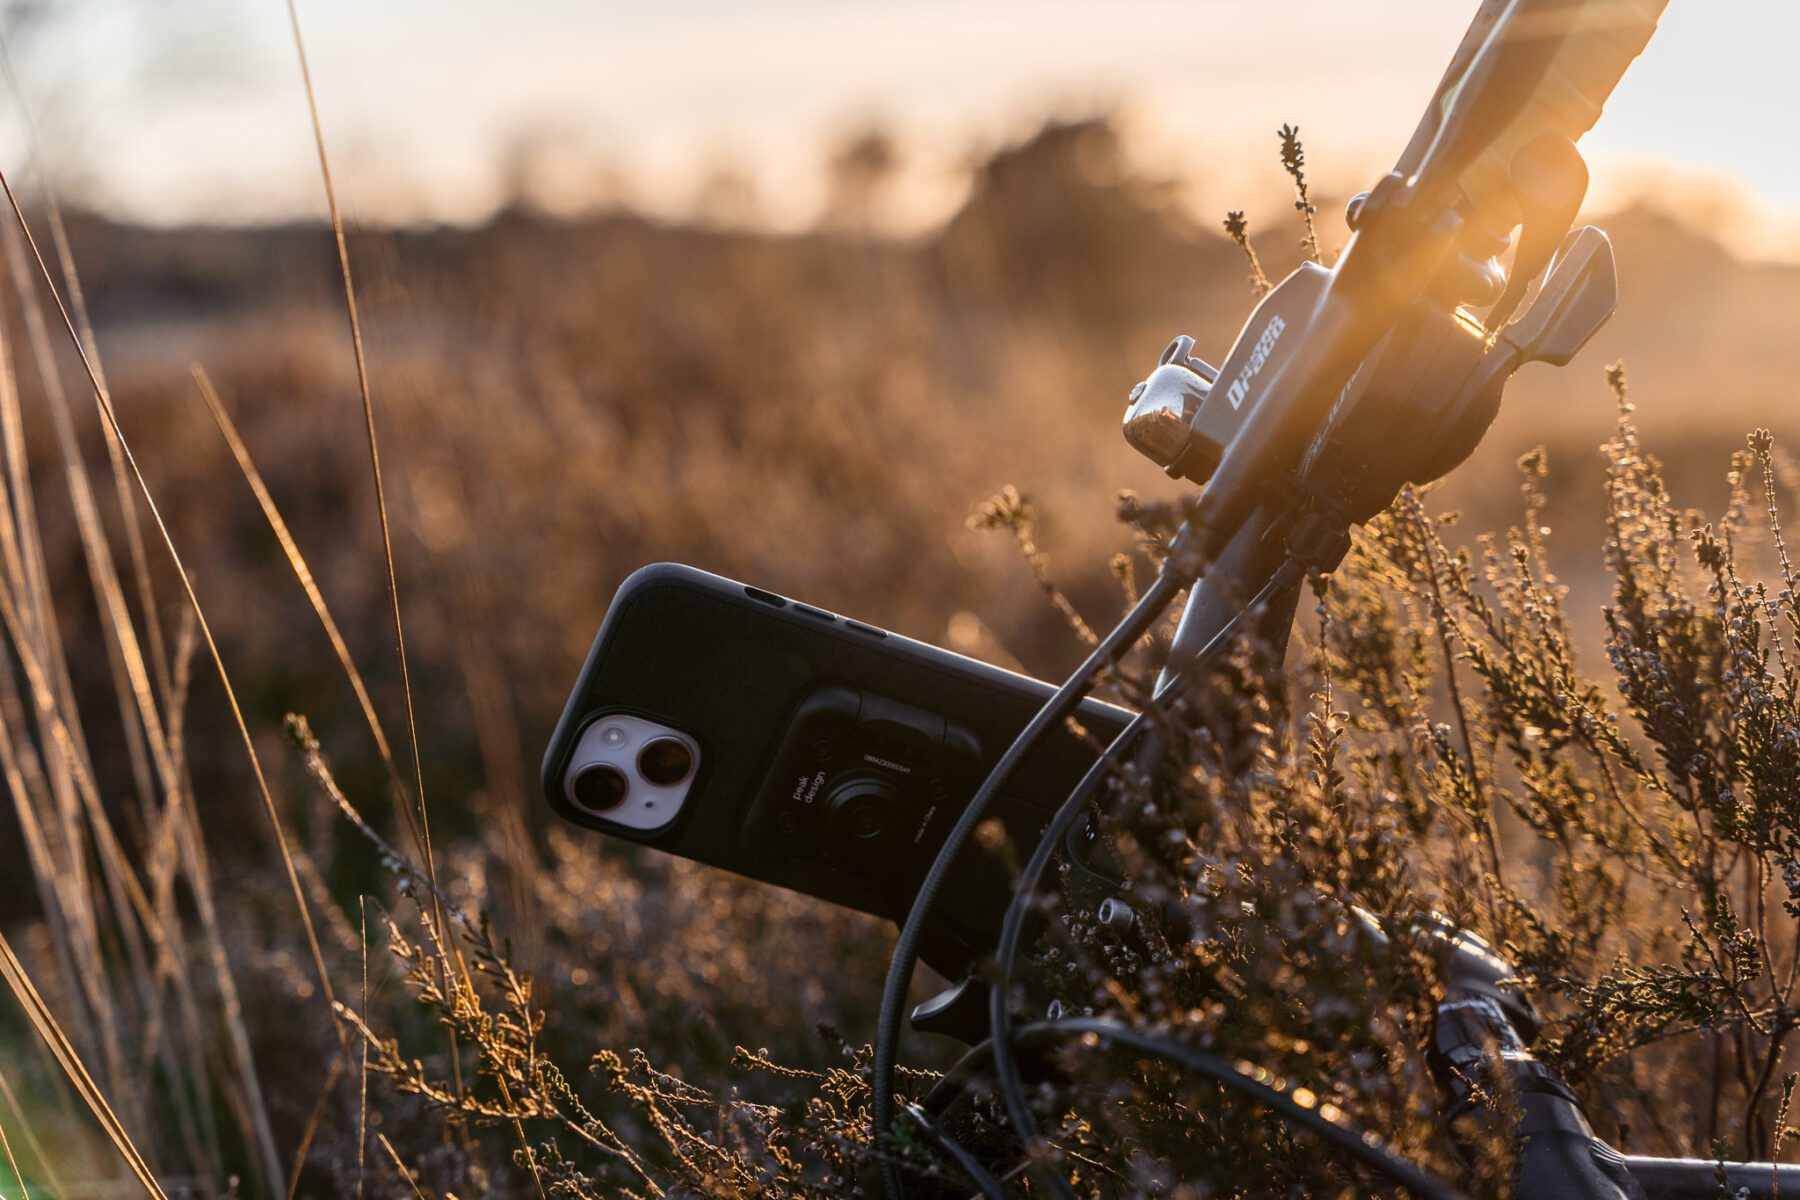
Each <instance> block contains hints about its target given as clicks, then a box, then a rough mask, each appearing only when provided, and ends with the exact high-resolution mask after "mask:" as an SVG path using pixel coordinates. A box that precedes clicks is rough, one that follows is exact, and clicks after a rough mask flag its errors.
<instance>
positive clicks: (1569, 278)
mask: <svg viewBox="0 0 1800 1200" xmlns="http://www.w3.org/2000/svg"><path fill="white" fill-rule="evenodd" d="M1618 305H1619V272H1618V265H1617V263H1616V261H1615V259H1614V258H1613V250H1612V241H1611V240H1610V239H1609V238H1608V237H1607V236H1606V234H1605V233H1603V232H1601V231H1600V230H1599V229H1597V228H1595V227H1594V226H1592V225H1584V226H1582V227H1581V228H1580V229H1577V230H1575V231H1574V232H1573V233H1570V234H1569V235H1568V236H1567V237H1565V238H1564V239H1563V242H1562V245H1561V247H1559V248H1558V250H1557V253H1556V256H1555V258H1553V259H1552V260H1551V263H1550V267H1549V270H1548V271H1546V272H1545V275H1544V282H1543V285H1542V286H1541V287H1539V288H1538V294H1537V297H1536V298H1535V299H1534V300H1533V301H1532V303H1531V305H1530V307H1528V308H1527V309H1526V310H1525V312H1523V313H1521V314H1520V315H1519V316H1518V318H1517V319H1515V320H1514V321H1513V322H1512V323H1511V324H1510V325H1508V326H1507V327H1506V328H1504V329H1502V330H1501V331H1500V333H1499V334H1498V336H1496V337H1495V338H1494V341H1493V345H1492V346H1491V347H1490V348H1489V350H1488V352H1487V355H1486V356H1485V357H1484V358H1483V359H1482V361H1481V365H1480V367H1479V368H1478V369H1477V370H1476V371H1475V372H1474V373H1473V374H1472V375H1471V376H1470V377H1469V379H1468V380H1467V381H1466V382H1465V383H1464V385H1463V387H1462V388H1460V389H1459V390H1458V392H1457V394H1456V395H1455V397H1454V398H1453V399H1452V400H1451V401H1450V402H1449V403H1448V404H1447V405H1445V406H1444V409H1443V416H1442V418H1441V420H1440V422H1439V423H1438V425H1437V430H1436V433H1435V435H1434V437H1433V439H1432V441H1433V442H1434V443H1435V449H1434V450H1433V452H1432V455H1431V457H1430V458H1429V460H1428V461H1427V462H1426V463H1425V464H1424V465H1423V466H1422V467H1421V468H1420V469H1419V470H1418V471H1417V472H1415V474H1414V477H1413V478H1412V479H1410V480H1409V481H1408V482H1412V483H1429V482H1430V481H1431V480H1433V479H1440V478H1442V477H1443V476H1444V475H1446V474H1448V473H1449V472H1450V471H1451V470H1453V469H1455V468H1456V467H1457V466H1459V465H1460V464H1461V463H1462V462H1463V460H1465V459H1467V458H1468V457H1469V455H1470V454H1471V453H1473V452H1474V450H1475V447H1476V445H1478V444H1479V443H1480V441H1481V439H1482V437H1483V435H1485V434H1486V433H1487V431H1488V427H1489V426H1490V425H1492V424H1493V423H1494V418H1495V417H1496V416H1498V415H1499V412H1500V400H1501V397H1502V395H1503V394H1504V393H1505V390H1506V385H1507V383H1508V382H1509V381H1510V380H1511V379H1512V376H1513V374H1514V372H1516V371H1518V369H1519V368H1520V367H1523V366H1524V365H1526V364H1527V363H1534V362H1541V363H1547V364H1549V365H1550V366H1555V367H1561V366H1566V365H1567V364H1568V362H1569V360H1570V359H1572V358H1574V357H1575V355H1576V353H1577V352H1579V351H1580V350H1581V348H1582V347H1583V346H1585V345H1587V344H1588V342H1589V341H1590V340H1592V338H1593V336H1594V335H1595V334H1596V333H1598V332H1599V331H1600V327H1601V326H1602V325H1604V324H1606V322H1607V321H1608V320H1609V319H1610V318H1611V317H1612V315H1613V312H1614V310H1616V309H1617V308H1618Z"/></svg>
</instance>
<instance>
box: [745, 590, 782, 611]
mask: <svg viewBox="0 0 1800 1200" xmlns="http://www.w3.org/2000/svg"><path fill="white" fill-rule="evenodd" d="M744 595H746V596H748V597H750V598H751V599H752V600H760V601H762V602H763V603H764V604H767V605H769V606H770V607H772V608H786V607H787V601H786V600H783V599H782V598H781V597H780V596H777V595H776V594H775V593H774V592H765V591H763V590H762V589H761V588H754V587H748V586H746V587H745V588H744Z"/></svg>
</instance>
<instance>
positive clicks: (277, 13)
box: [0, 0, 1800, 250]
mask: <svg viewBox="0 0 1800 1200" xmlns="http://www.w3.org/2000/svg"><path fill="white" fill-rule="evenodd" d="M1473 10H1474V2H1473V0H1381V2H1376V0H1366V2H1365V0H1358V2H1351V0H1266V2H1264V3H1244V2H1242V0H1187V2H1185V3H1172V2H1167V0H1116V2H1113V3H1107V4H1094V3H1077V2H1074V0H1033V2H1031V3H1025V2H1024V0H989V2H986V3H979V4H974V3H950V2H947V0H911V2H909V3H905V4H894V3H886V4H877V3H865V2H860V0H858V2H849V0H760V2H759V3H755V4H749V3H727V2H725V0H661V2H657V3H649V2H638V3H621V2H618V0H597V2H591V3H575V2H572V0H512V2H511V3H508V4H503V5H495V4H491V3H476V2H475V0H431V2H429V3H427V2H426V0H301V3H300V14H301V20H302V22H303V26H304V29H305V32H306V34H307V37H308V40H309V49H310V52H311V55H312V60H313V69H314V73H315V76H316V80H317V83H318V86H319V90H320V101H321V105H322V107H323V110H324V118H325V122H326V128H327V132H328V136H329V139H330V144H331V148H332V152H333V154H334V156H335V157H336V161H337V164H338V169H339V173H340V176H341V178H340V187H341V189H342V191H343V192H344V194H345V197H346V200H347V202H348V204H349V206H350V208H351V210H352V212H353V214H356V215H360V216H361V217H363V218H364V219H370V220H374V219H385V218H399V219H412V218H429V219H452V220H469V219H477V218H479V217H480V216H481V215H483V214H484V213H485V212H487V211H489V210H491V208H492V207H493V206H494V204H495V203H496V202H497V201H498V199H499V198H500V197H501V196H502V195H503V190H504V189H503V183H502V181H503V179H504V177H505V169H504V166H503V164H504V162H505V161H506V159H507V157H508V153H509V148H511V149H515V150H516V148H517V147H520V146H526V145H530V146H535V147H537V148H538V152H537V157H536V159H535V161H537V162H539V163H540V164H544V163H548V164H551V168H550V169H549V170H548V173H547V174H546V173H544V172H543V171H542V170H540V178H542V179H543V180H544V181H545V183H546V185H547V186H548V187H549V189H550V190H551V191H552V192H553V193H556V194H561V195H566V196H568V197H570V198H571V199H580V198H585V197H587V196H590V195H592V194H593V192H594V190H595V188H596V187H597V186H599V185H600V183H601V182H602V181H605V183H606V186H609V187H612V188H614V189H615V190H617V189H618V188H619V186H620V183H619V181H620V180H627V181H629V183H628V187H627V190H628V193H629V194H630V195H631V196H632V197H633V198H634V199H635V200H636V201H637V202H639V203H642V204H645V205H647V206H649V207H651V208H654V209H659V210H663V211H669V212H678V211H681V210H682V209H683V207H684V206H686V205H687V204H688V203H689V202H690V201H691V199H692V197H693V196H694V194H695V193H696V191H697V189H698V187H699V185H700V182H701V180H702V179H703V178H704V177H705V176H706V174H707V173H708V171H709V170H712V169H714V168H715V167H716V166H717V165H718V164H721V163H723V164H725V165H728V166H730V167H731V168H733V169H734V170H736V171H739V172H741V173H743V174H745V175H747V176H749V177H750V178H752V179H753V180H754V182H755V184H756V187H757V192H758V194H759V196H760V197H761V211H762V214H763V216H764V217H765V218H766V219H767V220H768V221H769V222H770V223H772V224H775V225H795V224H800V223H804V222H805V221H806V220H808V219H810V217H811V216H812V215H813V214H814V213H815V212H816V211H817V207H818V205H819V203H820V199H821V189H822V178H821V170H820V163H821V160H822V158H823V155H824V152H825V148H826V147H827V146H828V145H829V144H830V142H831V140H832V139H833V138H834V137H837V136H840V135H841V133H842V131H843V130H845V129H847V128H851V127H854V126H856V125H858V124H860V123H862V122H865V121H869V120H879V121H881V122H884V123H886V124H888V125H890V126H891V127H893V128H894V129H895V130H896V131H897V132H898V133H899V134H900V135H901V136H902V137H903V138H904V139H905V141H906V143H907V146H908V168H907V170H906V172H905V175H904V177H903V180H902V187H901V190H900V192H899V195H898V197H897V205H896V214H895V215H896V217H897V219H898V221H899V223H901V224H913V225H917V224H922V223H925V222H928V221H930V220H931V219H934V218H935V217H937V216H939V215H941V214H942V213H943V212H944V211H945V210H946V209H947V208H948V207H949V206H950V205H952V204H953V203H954V202H955V198H956V195H957V189H958V186H959V181H960V178H961V168H962V166H963V165H964V164H966V163H967V162H968V161H969V159H970V157H971V154H972V153H973V152H975V151H977V150H978V149H979V148H981V147H984V146H992V145H993V144H995V143H997V142H999V141H1002V140H1005V139H1007V138H1010V137H1015V136H1018V135H1019V134H1020V133H1022V132H1024V131H1026V130H1028V129H1029V128H1030V127H1031V126H1032V125H1033V123H1035V122H1036V121H1037V120H1039V119H1041V118H1042V117H1043V116H1045V115H1046V114H1058V113H1059V114H1078V113H1084V112H1089V111H1093V110H1095V109H1098V108H1101V107H1116V108H1117V109H1119V110H1120V111H1121V112H1122V114H1123V116H1124V119H1125V121H1126V126H1127V128H1128V130H1129V131H1130V133H1131V134H1132V145H1133V148H1134V153H1135V155H1136V156H1137V158H1138V160H1139V161H1140V162H1142V163H1144V164H1146V165H1147V166H1148V167H1149V168H1150V169H1153V170H1155V171H1157V172H1159V173H1163V174H1168V175H1171V176H1179V177H1181V178H1183V179H1184V180H1187V181H1188V183H1189V190H1190V196H1191V199H1192V200H1193V202H1194V203H1195V204H1196V205H1198V206H1200V207H1201V208H1202V209H1213V208H1220V207H1224V206H1227V205H1233V206H1235V205H1243V204H1251V203H1255V202H1256V201H1257V200H1259V199H1262V198H1265V197H1266V196H1267V194H1268V189H1270V188H1272V187H1274V186H1278V185H1279V183H1280V179H1279V176H1278V174H1277V173H1276V168H1275V165H1274V156H1273V153H1272V149H1271V148H1272V146H1273V144H1274V139H1273V130H1274V129H1275V128H1276V127H1277V126H1278V125H1280V124H1281V123H1282V122H1284V121H1293V122H1296V123H1298V124H1299V125H1300V126H1301V128H1302V130H1303V132H1304V134H1305V136H1306V139H1307V143H1308V148H1309V152H1310V158H1311V160H1312V163H1313V170H1314V174H1315V176H1316V177H1317V178H1318V179H1319V180H1320V182H1321V184H1322V186H1327V187H1337V188H1344V189H1349V188H1351V187H1353V186H1361V185H1363V184H1365V183H1366V182H1367V181H1368V180H1369V179H1371V178H1372V177H1373V175H1374V174H1377V173H1379V172H1380V171H1381V170H1383V169H1385V167H1386V166H1387V165H1388V163H1389V162H1390V161H1391V159H1392V157H1393V155H1394V154H1395V153H1396V152H1397V151H1398V149H1399V147H1400V145H1401V144H1402V143H1403V142H1404V141H1405V139H1406V136H1407V134H1408V133H1409V131H1410V130H1411V128H1412V126H1413V125H1414V123H1415V122H1416V120H1417V118H1418V114H1419V113H1420V111H1421V110H1422V107H1423V105H1424V103H1425V100H1426V98H1427V97H1428V95H1429V93H1430V89H1431V87H1432V85H1433V84H1434V83H1435V82H1436V80H1437V78H1438V76H1439V74H1440V73H1441V71H1442V69H1443V66H1444V64H1445V62H1446V60H1447V59H1448V57H1449V54H1450V52H1451V50H1452V49H1453V48H1454V46H1455V44H1456V42H1457V40H1458V38H1459V37H1460V35H1461V33H1462V31H1463V29H1464V27H1465V26H1466V24H1467V22H1468V19H1469V16H1470V14H1471V13H1472V12H1473ZM53 12H54V14H55V15H53V16H52V17H51V18H49V19H48V21H47V22H40V23H39V25H38V26H36V27H30V28H26V29H24V30H21V31H16V32H15V33H14V34H13V35H12V36H11V37H10V38H9V44H10V46H11V48H12V52H13V55H14V57H15V59H16V61H17V64H18V68H19V73H20V75H21V76H22V78H23V80H24V88H25V92H26V100H27V102H28V104H29V106H30V109H31V111H32V113H33V114H34V116H35V118H36V120H37V122H38V124H39V125H40V127H41V128H42V130H43V134H44V139H45V142H46V144H47V145H48V146H49V147H50V151H49V155H48V157H49V158H50V160H51V162H52V163H53V164H54V165H55V167H56V168H57V170H58V172H59V173H60V174H62V175H64V176H65V177H69V178H72V179H77V180H80V181H82V183H83V186H84V187H85V188H86V190H87V193H88V194H89V195H91V196H96V197H99V198H101V199H103V201H104V202H105V203H106V204H107V205H108V206H109V207H111V208H114V209H116V210H119V211H122V212H126V213H129V214H132V215H136V216H140V217H144V218H147V219H153V220H159V221H180V220H189V219H204V218H212V219H231V220H244V219H262V218H271V217H287V216H293V215H306V214H311V213H315V212H317V211H318V207H319V189H318V182H317V178H316V164H315V162H314V160H313V157H312V149H311V144H310V132H309V129H308V127H307V124H306V110H305V100H304V94H303V92H302V90H301V87H300V82H299V75H298V70H297V67H296V65H295V59H294V54H293V47H292V42H291V39H290V35H289V31H288V26H287V17H286V12H285V10H284V8H283V5H282V4H281V3H280V2H279V0H249V2H245V0H168V2H166V3H159V4H146V3H127V2H125V0H74V2H72V3H69V4H66V5H63V6H60V7H57V8H55V9H54V10H53ZM1796 43H1800V5H1796V4H1794V3H1792V2H1791V0H1787V2H1782V0H1706V2H1705V3H1702V2H1701V0H1674V2H1673V3H1672V4H1671V6H1670V10H1669V13H1668V15H1667V16H1666V17H1665V18H1664V21H1663V27H1662V30H1661V31H1660V32H1659V34H1658V35H1657V38H1656V39H1655V40H1654V41H1653V42H1652V43H1651V47H1650V50H1649V51H1648V53H1647V54H1646V55H1645V57H1644V58H1643V59H1642V60H1641V61H1640V62H1639V63H1638V65H1637V66H1636V67H1635V68H1634V69H1633V71H1632V72H1631V74H1630V75H1628V76H1627V77H1626V80H1625V83H1624V85H1623V86H1622V87H1621V88H1620V90H1619V92H1618V93H1617V94H1616V96H1615V98H1614V101H1613V103H1612V105H1611V106H1610V107H1609V110H1608V113H1607V116H1606V117H1605V118H1604V119H1603V120H1602V122H1601V125H1600V128H1599V129H1598V130H1597V131H1596V133H1595V134H1593V135H1592V136H1591V137H1590V139H1589V140H1588V141H1587V142H1586V143H1584V145H1585V146H1586V148H1587V149H1588V151H1589V156H1590V159H1591V160H1592V161H1593V163H1594V165H1595V176H1596V192H1597V198H1598V199H1599V200H1601V201H1602V202H1604V201H1606V200H1608V199H1615V200H1616V199H1617V198H1618V197H1619V196H1621V195H1624V194H1627V193H1632V192H1641V191H1645V190H1652V191H1658V192H1664V193H1679V194H1680V195H1682V196H1684V197H1687V196H1691V195H1693V194H1701V195H1704V196H1707V197H1710V198H1711V199H1712V200H1714V201H1715V202H1717V201H1719V200H1720V198H1721V197H1733V200H1732V203H1733V204H1734V205H1736V209H1735V210H1734V211H1737V212H1738V215H1739V216H1741V217H1743V218H1744V219H1745V227H1746V228H1749V226H1750V224H1751V223H1752V222H1751V221H1750V218H1755V221H1754V224H1755V228H1756V230H1757V233H1758V235H1759V236H1761V235H1762V234H1764V233H1766V231H1767V230H1770V229H1775V230H1778V231H1781V232H1782V233H1783V234H1785V231H1786V229H1787V227H1788V226H1789V225H1796V226H1800V158H1797V156H1796V155H1795V154H1793V153H1792V151H1791V145H1792V141H1793V138H1792V133H1791V130H1790V129H1789V128H1788V122H1789V121H1790V120H1791V119H1792V116H1793V114H1794V112H1795V111H1796V107H1797V105H1796V93H1795V84H1794V80H1793V70H1792V66H1791V63H1790V62H1789V61H1788V55H1789V53H1790V50H1791V47H1792V46H1794V45H1795V44H1796ZM7 110H8V111H7V115H6V118H5V119H4V122H0V137H4V141H0V153H4V159H3V160H0V161H4V162H5V163H7V164H10V165H11V166H12V167H13V168H14V169H16V166H17V164H18V162H19V161H20V158H21V145H22V141H21V137H20V133H19V129H20V126H19V111H18V105H17V104H16V102H15V101H14V98H13V97H10V96H9V97H8V105H7ZM512 157H514V158H515V159H516V158H517V157H518V155H517V154H516V153H515V154H513V155H512ZM1796 244H1797V245H1800V239H1796ZM1781 249H1783V250H1785V246H1784V247H1781Z"/></svg>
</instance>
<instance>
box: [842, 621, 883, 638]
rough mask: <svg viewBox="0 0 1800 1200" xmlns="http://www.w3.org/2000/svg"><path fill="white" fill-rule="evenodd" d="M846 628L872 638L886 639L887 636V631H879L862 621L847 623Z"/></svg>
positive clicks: (845, 623)
mask: <svg viewBox="0 0 1800 1200" xmlns="http://www.w3.org/2000/svg"><path fill="white" fill-rule="evenodd" d="M844 628H846V629H853V630H855V631H856V632H857V633H861V634H866V635H867V636H869V637H872V638H884V637H886V636H887V630H885V629H877V628H875V627H874V626H873V625H864V624H863V623H862V622H861V621H845V622H844Z"/></svg>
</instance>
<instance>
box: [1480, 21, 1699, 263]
mask: <svg viewBox="0 0 1800 1200" xmlns="http://www.w3.org/2000/svg"><path fill="white" fill-rule="evenodd" d="M1667 5H1668V0H1583V2H1582V3H1581V4H1580V5H1579V8H1578V11H1577V12H1576V13H1575V14H1574V18H1573V26H1572V28H1571V29H1570V31H1569V35H1568V39H1567V40H1566V41H1565V42H1564V43H1563V45H1562V47H1561V49H1560V50H1558V51H1557V54H1556V56H1555V58H1553V59H1552V60H1551V62H1550V66H1549V69H1548V70H1546V71H1545V73H1544V77H1543V79H1542V80H1541V81H1540V82H1539V84H1538V86H1537V89H1536V90H1535V91H1534V92H1533V93H1532V97H1531V100H1530V101H1529V102H1528V103H1527V104H1526V106H1525V108H1524V110H1523V111H1522V112H1520V113H1519V115H1518V116H1517V117H1516V118H1514V120H1513V121H1512V123H1511V124H1509V125H1508V126H1507V127H1506V128H1505V129H1504V130H1503V131H1502V132H1501V133H1500V135H1499V136H1498V137H1496V138H1495V139H1494V140H1493V141H1492V142H1490V143H1489V144H1488V147H1487V149H1486V150H1485V151H1483V152H1482V153H1481V154H1480V155H1479V156H1478V157H1476V159H1475V160H1474V161H1473V162H1471V163H1470V164H1469V166H1468V168H1467V169H1466V170H1464V171H1463V173H1462V176H1461V179H1460V180H1459V183H1460V185H1461V189H1462V194H1463V200H1464V202H1465V203H1466V205H1467V207H1466V209H1465V212H1466V213H1467V215H1469V216H1472V217H1474V218H1475V219H1477V220H1479V221H1480V222H1481V223H1482V224H1483V225H1485V226H1487V227H1488V229H1489V230H1491V231H1492V232H1494V233H1496V234H1505V233H1509V232H1511V230H1512V229H1513V227H1514V226H1515V225H1517V224H1518V223H1519V219H1520V210H1519V203H1518V200H1517V198H1516V196H1515V194H1514V191H1513V184H1512V176H1511V167H1512V159H1513V155H1514V154H1516V153H1517V152H1518V151H1519V150H1520V149H1521V148H1522V147H1524V146H1525V145H1526V144H1527V143H1529V142H1531V141H1533V140H1535V139H1536V138H1539V137H1542V136H1543V135H1544V134H1547V133H1550V134H1558V133H1559V134H1562V135H1564V136H1565V137H1567V138H1568V139H1569V140H1570V141H1579V140H1580V138H1581V135H1582V134H1584V133H1586V132H1587V131H1588V130H1590V129H1592V128H1593V127H1594V122H1595V121H1597V120H1599V119H1600V110H1601V108H1602V106H1604V105H1605V103H1606V101H1607V98H1608V97H1609V96H1611V95H1612V92H1613V89H1614V88H1616V87H1617V86H1618V84H1619V80H1620V79H1622V78H1623V77H1624V75H1625V70H1626V68H1628V67H1629V66H1630V65H1631V63H1632V60H1634V59H1636V58H1637V56H1638V55H1639V54H1641V53H1642V52H1643V49H1644V47H1645V45H1647V44H1648V43H1649V41H1650V35H1651V34H1653V33H1655V32H1656V22H1657V19H1658V18H1660V17H1661V16H1662V12H1663V9H1664V8H1665V7H1667Z"/></svg>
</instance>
